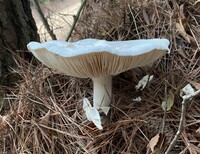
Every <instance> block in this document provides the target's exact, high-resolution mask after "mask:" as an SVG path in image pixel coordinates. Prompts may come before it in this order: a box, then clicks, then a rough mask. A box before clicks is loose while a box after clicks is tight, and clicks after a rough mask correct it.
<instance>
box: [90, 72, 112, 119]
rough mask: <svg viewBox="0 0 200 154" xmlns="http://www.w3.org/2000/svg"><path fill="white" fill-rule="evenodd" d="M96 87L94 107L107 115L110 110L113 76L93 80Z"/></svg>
mask: <svg viewBox="0 0 200 154" xmlns="http://www.w3.org/2000/svg"><path fill="white" fill-rule="evenodd" d="M92 80H93V87H94V89H93V90H94V96H93V106H94V107H95V108H96V109H101V110H102V111H103V112H104V113H105V114H106V115H107V114H108V111H109V109H110V107H109V105H110V103H111V95H112V94H111V93H112V76H111V75H106V76H100V77H97V78H92Z"/></svg>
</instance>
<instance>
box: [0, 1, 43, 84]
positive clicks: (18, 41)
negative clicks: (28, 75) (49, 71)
mask: <svg viewBox="0 0 200 154" xmlns="http://www.w3.org/2000/svg"><path fill="white" fill-rule="evenodd" d="M0 10H1V12H0V85H11V84H13V83H14V82H15V81H16V77H15V76H14V75H12V74H10V71H9V69H10V68H14V67H15V66H16V64H15V62H14V60H13V57H12V54H11V52H10V51H13V52H16V53H18V51H20V54H21V53H22V52H23V51H26V50H27V49H26V45H27V44H28V42H30V41H38V40H39V35H38V34H37V27H36V24H35V21H34V19H33V17H32V13H31V8H30V2H29V0H17V1H16V0H0ZM24 56H30V54H27V53H24Z"/></svg>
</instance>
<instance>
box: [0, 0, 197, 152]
mask: <svg viewBox="0 0 200 154" xmlns="http://www.w3.org/2000/svg"><path fill="white" fill-rule="evenodd" d="M119 3H120V5H119ZM183 4H184V5H183ZM199 6H200V4H199V3H198V4H196V5H194V1H192V0H191V1H189V2H187V3H186V2H185V3H184V2H181V1H180V2H179V3H178V2H177V3H176V2H174V1H172V2H171V1H166V0H160V1H158V0H156V1H145V0H143V1H135V0H134V1H131V0H129V1H120V2H119V0H118V1H117V0H115V1H114V3H112V4H110V3H108V2H107V1H98V2H97V3H94V2H93V1H92V0H89V3H88V4H87V6H86V8H85V10H84V12H83V14H82V17H81V18H80V21H79V24H78V26H77V27H76V31H75V33H74V35H73V38H72V40H77V39H81V38H86V37H93V38H101V39H107V40H129V39H138V38H154V37H162V38H168V39H169V40H170V42H171V45H170V48H171V54H170V55H167V56H166V57H164V58H163V59H161V60H159V61H157V62H155V63H154V64H152V65H151V66H148V67H143V68H137V69H133V70H130V71H128V72H126V73H123V74H120V75H118V76H116V77H114V81H113V102H112V106H111V110H110V112H109V115H108V120H107V122H106V123H105V125H104V130H103V131H99V130H97V129H96V128H95V127H94V126H93V125H92V124H91V123H88V122H87V121H86V120H85V116H84V112H83V109H82V99H83V97H87V98H89V99H90V100H92V82H91V81H90V80H89V79H78V78H73V77H69V76H65V75H63V74H58V73H57V72H54V71H51V70H49V69H48V68H46V67H44V66H41V65H37V67H35V66H34V65H32V63H26V62H24V61H23V60H22V59H20V58H16V59H17V60H16V61H17V63H18V65H19V68H18V70H16V72H17V73H18V74H20V75H21V77H22V80H21V81H20V83H19V84H18V85H17V87H16V89H15V90H12V92H10V94H9V95H6V97H5V99H3V100H1V102H0V103H1V106H2V108H1V110H0V113H1V116H0V150H1V152H0V153H37V154H40V153H52V154H54V153H55V154H57V153H70V154H71V153H88V154H90V153H102V154H104V153H106V154H110V153H124V154H129V153H131V154H134V153H135V154H140V153H141V154H143V153H151V152H150V151H149V148H147V145H148V144H149V140H150V139H151V138H152V137H154V136H155V135H156V134H158V133H160V132H161V129H162V123H163V115H164V112H163V110H162V108H161V102H162V101H163V100H164V98H165V96H166V94H165V88H166V87H167V91H168V92H169V91H172V92H173V94H174V95H175V103H174V106H173V107H172V109H171V110H170V111H168V112H167V117H166V124H165V129H164V134H162V135H161V136H162V137H161V138H160V139H159V142H158V143H157V148H156V149H157V150H160V151H159V152H157V153H162V152H163V150H164V149H166V147H167V146H168V143H169V142H170V140H171V138H172V137H173V136H174V135H175V132H176V131H177V128H178V124H179V118H180V112H181V104H180V103H181V101H182V100H181V98H180V96H179V93H180V89H181V88H183V87H184V86H185V85H186V84H187V83H188V82H191V81H193V82H192V83H193V85H194V86H196V87H198V86H199V85H200V84H199V83H200V73H199V72H200V59H199V54H200V52H199V41H200V30H199V25H200V24H199V22H200V20H199V18H200V16H199V15H200V14H199V13H200V12H199V11H198V10H200V9H198V7H199ZM86 21H87V22H86ZM181 27H182V28H181ZM146 74H153V75H154V79H153V80H152V81H151V82H150V83H149V84H148V86H147V87H146V88H145V89H144V90H142V91H136V90H135V85H136V84H137V83H138V81H139V80H140V79H141V78H142V77H143V76H144V75H146ZM137 96H141V98H142V101H141V102H133V100H132V99H133V98H136V97H137ZM199 101H200V99H199V97H197V98H195V99H193V100H191V101H190V102H189V105H188V108H187V117H186V124H185V131H184V133H183V134H182V135H181V138H180V139H179V141H178V143H177V144H176V147H175V148H174V149H173V152H174V153H182V154H184V153H186V154H187V153H190V154H195V153H200V131H199V129H200V116H199V115H200V104H199ZM162 141H163V142H162ZM148 151H149V152H148Z"/></svg>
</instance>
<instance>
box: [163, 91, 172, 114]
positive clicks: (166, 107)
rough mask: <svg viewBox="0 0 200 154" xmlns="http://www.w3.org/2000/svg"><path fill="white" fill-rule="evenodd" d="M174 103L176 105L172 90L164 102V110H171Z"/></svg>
mask: <svg viewBox="0 0 200 154" xmlns="http://www.w3.org/2000/svg"><path fill="white" fill-rule="evenodd" d="M173 105H174V94H173V93H172V92H171V91H170V92H169V94H168V96H167V100H165V101H163V102H162V109H163V110H164V111H169V110H171V108H172V106H173Z"/></svg>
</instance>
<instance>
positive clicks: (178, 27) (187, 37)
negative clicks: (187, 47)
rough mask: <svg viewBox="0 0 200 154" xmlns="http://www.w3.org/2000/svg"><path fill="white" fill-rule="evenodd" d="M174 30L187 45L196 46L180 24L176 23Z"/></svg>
mask: <svg viewBox="0 0 200 154" xmlns="http://www.w3.org/2000/svg"><path fill="white" fill-rule="evenodd" d="M176 29H177V31H178V32H179V34H180V35H181V36H182V37H183V38H184V39H185V40H186V41H187V42H188V43H191V44H193V45H194V44H196V43H195V40H194V38H193V37H192V36H190V35H189V34H187V33H186V31H185V28H184V26H183V24H182V23H181V22H180V23H178V22H177V23H176Z"/></svg>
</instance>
